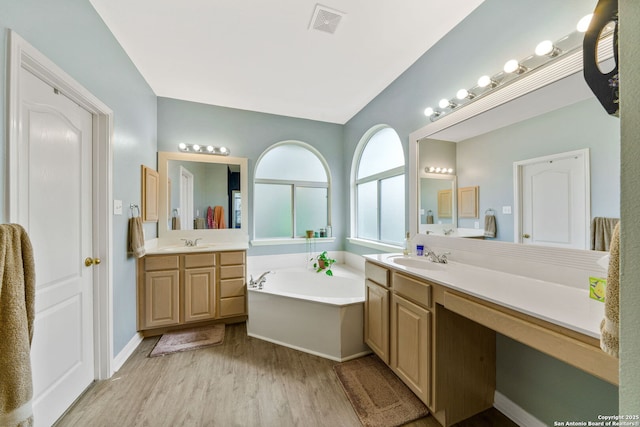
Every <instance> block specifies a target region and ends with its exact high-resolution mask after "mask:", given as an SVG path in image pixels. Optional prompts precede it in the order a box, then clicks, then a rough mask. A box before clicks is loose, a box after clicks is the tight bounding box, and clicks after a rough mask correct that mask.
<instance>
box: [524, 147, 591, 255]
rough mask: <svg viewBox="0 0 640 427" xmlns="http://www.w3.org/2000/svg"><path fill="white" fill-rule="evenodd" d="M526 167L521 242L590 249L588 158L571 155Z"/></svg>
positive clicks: (581, 155)
mask: <svg viewBox="0 0 640 427" xmlns="http://www.w3.org/2000/svg"><path fill="white" fill-rule="evenodd" d="M567 154H568V155H564V154H560V155H558V156H556V157H553V158H548V157H547V158H544V159H541V160H540V161H534V162H531V163H527V164H524V165H523V166H522V171H521V173H522V185H521V189H522V193H521V197H520V200H521V212H522V230H521V233H522V234H521V242H522V243H524V244H532V245H545V246H555V247H563V248H576V249H588V246H587V244H588V237H589V236H587V227H588V224H589V221H590V218H589V216H590V213H589V212H590V209H589V197H588V191H589V181H588V173H587V170H586V163H585V158H584V154H581V153H567Z"/></svg>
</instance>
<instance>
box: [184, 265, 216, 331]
mask: <svg viewBox="0 0 640 427" xmlns="http://www.w3.org/2000/svg"><path fill="white" fill-rule="evenodd" d="M215 289H216V281H215V268H191V269H188V270H185V271H184V321H185V322H196V321H199V320H207V319H213V318H214V317H215V316H216V310H215V307H216V295H215V294H216V293H215Z"/></svg>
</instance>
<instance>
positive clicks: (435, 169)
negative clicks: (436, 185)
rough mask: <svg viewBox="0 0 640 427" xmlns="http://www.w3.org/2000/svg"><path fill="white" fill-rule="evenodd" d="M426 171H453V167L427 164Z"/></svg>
mask: <svg viewBox="0 0 640 427" xmlns="http://www.w3.org/2000/svg"><path fill="white" fill-rule="evenodd" d="M424 171H425V172H428V173H453V169H452V168H441V167H436V166H427V167H426V168H424Z"/></svg>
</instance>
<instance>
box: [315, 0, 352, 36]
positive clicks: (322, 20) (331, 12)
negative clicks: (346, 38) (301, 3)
mask: <svg viewBox="0 0 640 427" xmlns="http://www.w3.org/2000/svg"><path fill="white" fill-rule="evenodd" d="M343 16H344V13H343V12H340V11H338V10H335V9H331V8H328V7H326V6H322V5H321V4H316V9H315V10H314V11H313V17H312V18H311V24H310V25H309V29H312V28H313V29H314V30H320V31H324V32H326V33H329V34H333V33H335V31H336V28H338V24H339V23H340V20H341V19H342V17H343Z"/></svg>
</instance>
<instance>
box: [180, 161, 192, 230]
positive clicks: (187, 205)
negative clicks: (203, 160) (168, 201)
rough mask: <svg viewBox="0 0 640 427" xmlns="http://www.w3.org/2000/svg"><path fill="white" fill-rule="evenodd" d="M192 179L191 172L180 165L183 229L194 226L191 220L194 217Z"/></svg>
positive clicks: (189, 228)
mask: <svg viewBox="0 0 640 427" xmlns="http://www.w3.org/2000/svg"><path fill="white" fill-rule="evenodd" d="M193 181H194V175H193V173H192V172H191V171H190V170H189V169H187V168H185V167H184V166H180V187H179V188H180V216H181V217H182V218H181V222H182V229H183V230H193V229H194V228H195V226H194V222H193V220H194V219H195V217H196V215H195V212H194V209H193V188H194V186H193ZM185 187H186V190H185Z"/></svg>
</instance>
